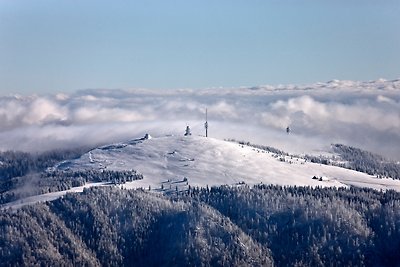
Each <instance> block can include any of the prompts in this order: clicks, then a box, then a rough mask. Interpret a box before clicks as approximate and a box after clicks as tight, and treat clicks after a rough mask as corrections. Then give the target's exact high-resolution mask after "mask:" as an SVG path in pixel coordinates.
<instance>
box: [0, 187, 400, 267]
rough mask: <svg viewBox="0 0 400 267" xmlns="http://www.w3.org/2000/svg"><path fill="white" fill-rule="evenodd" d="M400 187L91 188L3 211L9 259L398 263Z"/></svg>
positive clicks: (3, 247) (2, 253) (0, 230)
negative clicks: (154, 190)
mask: <svg viewBox="0 0 400 267" xmlns="http://www.w3.org/2000/svg"><path fill="white" fill-rule="evenodd" d="M399 204H400V193H397V192H394V191H386V192H379V191H376V190H372V189H360V188H350V189H345V188H339V189H335V188H310V187H281V186H272V185H270V186H266V185H259V186H255V187H249V186H247V185H242V186H238V187H228V186H221V187H212V188H191V189H190V190H188V191H186V192H179V193H177V194H174V195H170V196H163V195H160V194H154V193H151V192H148V191H145V190H123V189H118V188H115V187H103V188H90V189H86V190H85V191H84V192H83V193H81V194H67V195H66V196H65V197H63V198H62V199H58V200H55V201H53V202H48V203H42V204H36V205H32V206H26V207H23V208H21V209H19V210H17V211H16V212H11V211H4V212H3V213H1V215H0V258H1V261H0V262H1V264H3V265H11V266H17V265H21V264H25V265H35V264H42V265H54V264H55V263H57V264H58V265H60V264H61V265H93V266H96V265H107V266H121V265H135V266H177V265H180V266H183V265H190V266H271V265H276V266H326V265H337V266H396V264H398V263H399V262H400V255H399V254H398V251H399V250H400V211H399V210H398V207H399Z"/></svg>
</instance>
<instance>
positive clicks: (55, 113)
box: [0, 80, 400, 160]
mask: <svg viewBox="0 0 400 267" xmlns="http://www.w3.org/2000/svg"><path fill="white" fill-rule="evenodd" d="M206 108H207V109H208V113H209V124H210V128H209V133H210V135H211V136H214V137H217V138H236V139H245V140H249V141H252V142H256V143H261V144H265V145H271V146H277V147H279V148H282V149H286V150H289V151H293V152H298V153H303V152H307V153H309V152H310V151H311V150H314V149H317V148H321V146H329V144H331V143H333V142H340V143H345V144H347V145H353V146H358V147H362V148H365V149H368V150H371V151H374V152H378V153H381V154H384V155H386V156H389V157H392V158H395V159H399V160H400V151H399V149H398V147H399V146H400V81H399V80H395V81H384V80H379V81H374V82H351V81H330V82H327V83H317V84H313V85H308V86H293V85H288V86H274V87H273V86H260V87H252V88H232V89H224V88H214V89H206V90H189V89H188V90H174V91H157V90H139V89H137V90H84V91H78V92H76V93H74V94H70V95H66V94H57V95H48V96H28V97H22V96H10V97H2V98H0V149H1V150H9V149H12V150H27V151H42V150H48V149H52V148H60V147H70V146H78V145H96V144H102V143H109V142H115V141H119V140H125V139H129V138H135V137H137V136H141V135H142V134H144V133H146V132H149V133H150V134H152V135H156V136H157V135H164V134H182V132H183V130H184V128H185V126H186V124H190V125H191V127H192V131H193V132H194V133H195V134H203V123H204V115H205V109H206ZM287 126H290V128H291V130H292V133H291V134H290V135H289V136H288V135H287V134H286V133H285V129H286V127H287Z"/></svg>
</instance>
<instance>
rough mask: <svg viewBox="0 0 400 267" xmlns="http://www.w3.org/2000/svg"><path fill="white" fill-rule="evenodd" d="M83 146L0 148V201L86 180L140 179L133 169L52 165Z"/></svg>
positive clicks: (76, 153)
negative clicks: (34, 151)
mask: <svg viewBox="0 0 400 267" xmlns="http://www.w3.org/2000/svg"><path fill="white" fill-rule="evenodd" d="M86 151H87V148H77V149H71V150H54V151H49V152H44V153H41V154H30V153H25V152H14V151H7V152H0V204H4V203H7V202H10V201H14V200H17V199H20V198H23V197H28V196H32V195H38V194H43V193H49V192H55V191H62V190H68V189H71V188H72V187H76V186H82V185H84V184H85V183H87V182H110V183H114V184H121V183H125V182H128V181H133V180H138V179H142V178H143V176H142V175H141V174H139V173H137V172H136V171H135V170H121V171H112V170H74V171H73V170H65V171H60V170H57V169H55V170H54V169H52V168H49V167H53V166H54V165H55V164H56V163H59V162H60V161H62V160H66V159H73V158H77V157H79V156H81V155H82V154H83V153H85V152H86Z"/></svg>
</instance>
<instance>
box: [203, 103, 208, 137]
mask: <svg viewBox="0 0 400 267" xmlns="http://www.w3.org/2000/svg"><path fill="white" fill-rule="evenodd" d="M204 128H206V137H208V121H207V109H206V122H205V123H204Z"/></svg>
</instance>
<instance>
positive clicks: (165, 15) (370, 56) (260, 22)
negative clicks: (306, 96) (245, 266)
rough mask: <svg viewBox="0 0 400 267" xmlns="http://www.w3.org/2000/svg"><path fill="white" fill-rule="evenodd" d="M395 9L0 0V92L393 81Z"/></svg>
mask: <svg viewBox="0 0 400 267" xmlns="http://www.w3.org/2000/svg"><path fill="white" fill-rule="evenodd" d="M398 14H400V1H398V0H385V1H378V0H346V1H345V0H336V1H328V0H304V1H297V0H296V1H295V0H263V1H261V0H260V1H258V0H254V1H244V0H243V1H240V0H230V1H225V0H220V1H211V0H203V1H187V0H177V1H174V0H172V1H161V0H160V1H155V0H149V1H91V0H87V1H77V0H75V1H72V0H69V1H63V0H59V1H52V0H43V1H42V0H39V1H20V0H13V1H11V0H1V1H0V94H1V95H7V94H15V93H18V94H33V93H39V94H43V93H55V92H72V91H75V90H78V89H85V88H160V89H169V88H175V89H176V88H207V87H218V86H223V87H237V86H253V85H263V84H281V83H282V84H288V83H294V84H305V83H313V82H317V81H327V80H331V79H349V80H375V79H378V78H386V79H395V78H399V77H400V64H399V62H400V49H399V47H400V34H399V30H400V16H399V15H398Z"/></svg>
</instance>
